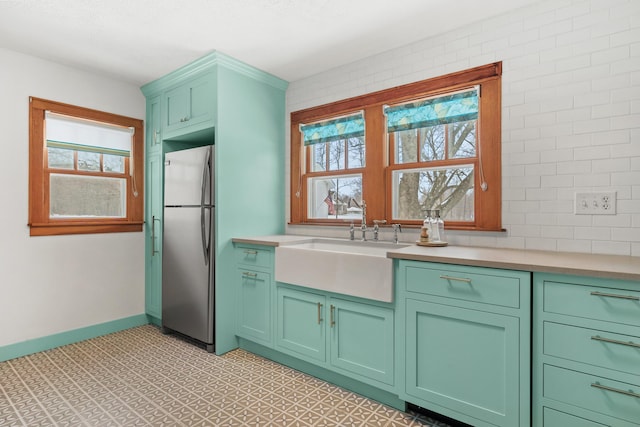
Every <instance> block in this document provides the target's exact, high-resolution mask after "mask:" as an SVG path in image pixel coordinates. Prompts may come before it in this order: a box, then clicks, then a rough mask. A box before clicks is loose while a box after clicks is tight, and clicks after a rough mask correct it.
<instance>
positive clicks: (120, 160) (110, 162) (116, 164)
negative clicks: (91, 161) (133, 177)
mask: <svg viewBox="0 0 640 427" xmlns="http://www.w3.org/2000/svg"><path fill="white" fill-rule="evenodd" d="M102 161H103V162H104V171H105V172H119V173H124V157H123V156H115V155H113V154H103V156H102Z"/></svg>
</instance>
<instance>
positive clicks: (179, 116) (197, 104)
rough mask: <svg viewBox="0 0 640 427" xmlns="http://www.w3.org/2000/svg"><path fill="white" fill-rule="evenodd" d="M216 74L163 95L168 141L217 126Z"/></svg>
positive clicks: (199, 76)
mask: <svg viewBox="0 0 640 427" xmlns="http://www.w3.org/2000/svg"><path fill="white" fill-rule="evenodd" d="M215 86H216V82H215V74H214V73H212V72H205V73H203V74H201V75H197V76H195V77H190V78H189V79H188V80H187V81H186V82H184V83H181V84H178V85H177V86H176V87H174V88H172V89H169V90H167V91H166V92H165V93H164V97H163V99H164V112H165V113H164V114H163V116H162V117H163V121H162V126H163V133H164V135H165V138H172V137H179V136H180V135H182V134H184V133H185V132H189V133H191V132H194V131H197V130H199V129H206V128H210V127H213V126H214V117H215V108H216V104H215V103H214V102H211V101H212V100H213V99H215V97H216V93H215Z"/></svg>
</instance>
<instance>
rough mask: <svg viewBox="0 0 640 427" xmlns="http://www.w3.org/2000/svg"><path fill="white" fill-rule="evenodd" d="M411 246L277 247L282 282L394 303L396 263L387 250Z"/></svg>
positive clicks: (327, 242)
mask: <svg viewBox="0 0 640 427" xmlns="http://www.w3.org/2000/svg"><path fill="white" fill-rule="evenodd" d="M406 246H407V245H398V244H394V243H384V242H370V241H367V242H362V241H356V240H340V239H312V240H308V241H305V242H301V243H297V244H291V245H284V246H278V247H277V248H276V259H275V266H276V271H275V278H276V281H278V282H283V283H290V284H292V285H299V286H306V287H309V288H314V289H320V290H323V291H330V292H335V293H340V294H345V295H352V296H356V297H361V298H368V299H373V300H377V301H384V302H392V301H393V272H392V265H393V261H392V260H391V259H389V258H387V251H389V250H392V249H400V248H403V247H406Z"/></svg>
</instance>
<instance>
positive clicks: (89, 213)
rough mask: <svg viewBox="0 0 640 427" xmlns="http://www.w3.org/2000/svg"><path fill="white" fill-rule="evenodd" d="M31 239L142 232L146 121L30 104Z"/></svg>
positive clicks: (50, 104) (44, 103)
mask: <svg viewBox="0 0 640 427" xmlns="http://www.w3.org/2000/svg"><path fill="white" fill-rule="evenodd" d="M29 117H30V135H29V139H30V147H29V162H30V165H29V169H30V170H29V173H30V179H29V191H30V194H29V225H30V227H31V235H32V236H40V235H53V234H81V233H107V232H123V231H141V230H142V222H143V202H142V201H143V195H142V193H143V189H142V185H143V178H142V177H143V174H142V161H143V133H142V132H143V131H142V121H141V120H138V119H132V118H128V117H123V116H118V115H114V114H110V113H104V112H100V111H96V110H90V109H86V108H81V107H76V106H72V105H67V104H62V103H58V102H53V101H47V100H43V99H38V98H31V99H30V116H29Z"/></svg>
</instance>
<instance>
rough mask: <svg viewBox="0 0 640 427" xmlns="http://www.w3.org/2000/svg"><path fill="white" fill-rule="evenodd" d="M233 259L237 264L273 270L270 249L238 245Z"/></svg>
mask: <svg viewBox="0 0 640 427" xmlns="http://www.w3.org/2000/svg"><path fill="white" fill-rule="evenodd" d="M235 257H236V262H237V263H238V264H243V265H249V266H253V267H263V268H273V261H272V259H273V258H272V251H271V249H267V248H260V247H256V246H240V245H238V246H236V248H235Z"/></svg>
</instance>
